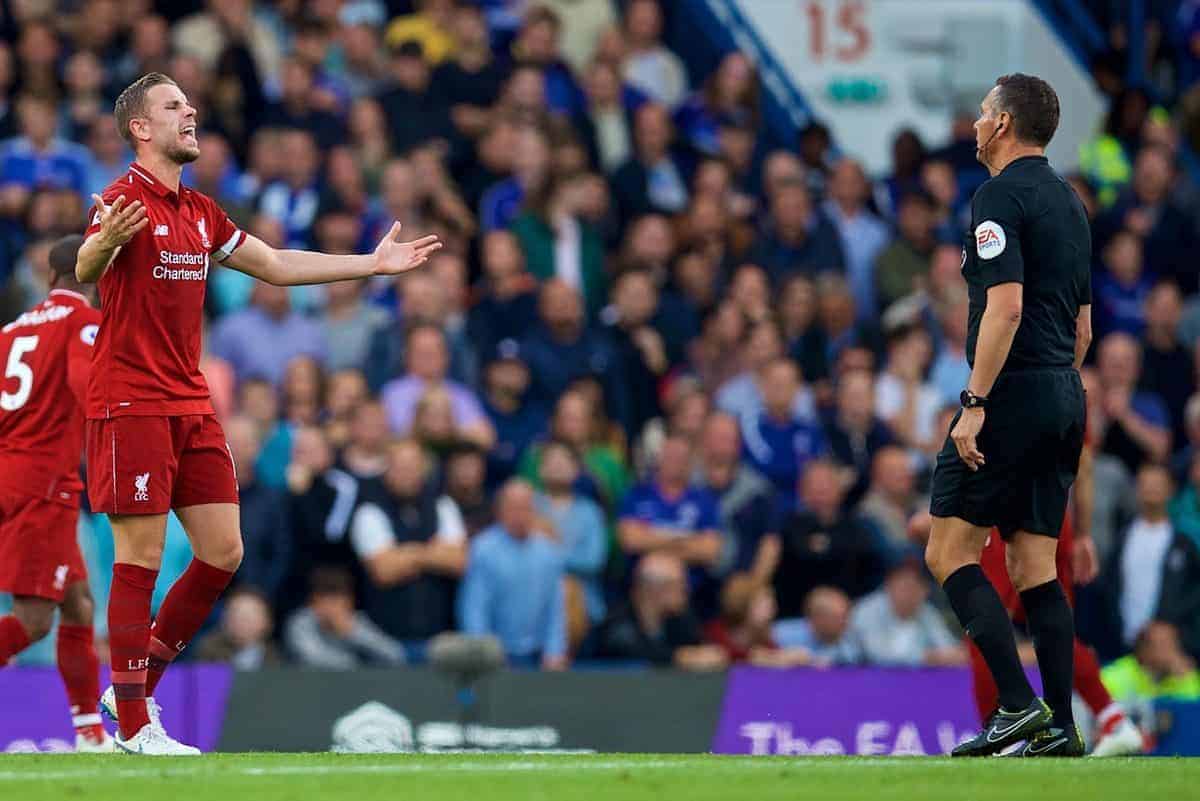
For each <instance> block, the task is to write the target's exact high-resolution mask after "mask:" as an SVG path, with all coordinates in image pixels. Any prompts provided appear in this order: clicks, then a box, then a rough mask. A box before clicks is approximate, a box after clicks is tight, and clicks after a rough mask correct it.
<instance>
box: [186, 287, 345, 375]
mask: <svg viewBox="0 0 1200 801" xmlns="http://www.w3.org/2000/svg"><path fill="white" fill-rule="evenodd" d="M208 347H209V350H210V351H211V352H212V353H213V355H215V356H218V357H220V358H221V359H224V360H225V361H226V362H228V363H229V364H230V366H232V367H233V369H234V372H235V373H236V375H237V378H238V381H244V380H246V379H247V378H265V379H267V380H268V381H270V382H272V383H273V384H276V385H278V384H279V383H280V382H281V381H282V380H283V373H284V368H285V367H286V366H287V364H288V362H290V361H291V360H292V359H294V358H295V357H297V356H312V357H313V358H315V359H317V361H318V362H320V363H324V360H325V356H326V353H327V345H326V342H325V334H324V332H323V331H322V329H321V326H320V324H319V323H317V322H315V321H313V320H310V319H309V318H307V317H305V316H303V315H301V314H299V313H297V312H296V311H293V309H292V304H291V300H290V299H289V297H288V290H287V287H281V286H273V285H271V284H268V283H266V282H264V281H257V282H255V284H254V292H253V294H252V295H251V296H250V305H249V306H247V307H246V308H244V309H242V310H240V311H236V312H233V313H231V314H227V315H225V316H224V317H222V318H221V319H220V321H219V322H218V323H217V324H216V326H215V327H214V328H213V329H212V335H211V337H210V338H209V342H208Z"/></svg>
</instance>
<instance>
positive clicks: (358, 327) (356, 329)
mask: <svg viewBox="0 0 1200 801" xmlns="http://www.w3.org/2000/svg"><path fill="white" fill-rule="evenodd" d="M365 289H366V282H365V281H338V282H336V283H333V284H329V285H328V286H327V287H326V288H325V312H324V314H323V315H322V319H321V326H322V328H323V329H324V336H325V341H326V342H327V343H329V359H328V361H327V362H326V366H327V367H328V368H329V369H330V370H341V369H345V368H350V367H353V368H357V369H359V370H361V369H363V368H364V367H365V366H366V363H367V355H368V353H369V352H370V348H371V339H372V338H373V337H374V336H375V334H376V332H377V331H380V330H381V329H383V328H384V327H385V326H386V325H387V322H388V319H387V313H386V312H385V311H384V310H383V309H380V308H379V307H377V306H368V305H367V304H366V303H365V302H364V301H363V291H364V290H365Z"/></svg>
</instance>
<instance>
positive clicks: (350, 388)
mask: <svg viewBox="0 0 1200 801" xmlns="http://www.w3.org/2000/svg"><path fill="white" fill-rule="evenodd" d="M368 396H369V391H368V389H367V379H366V377H365V376H364V375H363V374H362V372H361V371H359V370H338V371H336V372H334V373H331V374H330V376H329V380H328V381H327V382H326V383H325V398H324V401H323V404H324V405H323V412H324V414H325V421H324V422H325V425H324V428H325V434H326V436H328V437H329V443H330V444H331V445H332V446H333V447H334V448H336V449H338V450H341V449H342V448H343V447H345V445H346V444H347V443H348V442H349V441H350V429H351V427H352V425H353V423H354V420H355V419H356V418H357V417H358V413H359V410H360V409H362V407H363V406H364V405H366V403H367V400H368ZM383 430H384V432H385V433H386V431H387V418H386V416H384V418H383Z"/></svg>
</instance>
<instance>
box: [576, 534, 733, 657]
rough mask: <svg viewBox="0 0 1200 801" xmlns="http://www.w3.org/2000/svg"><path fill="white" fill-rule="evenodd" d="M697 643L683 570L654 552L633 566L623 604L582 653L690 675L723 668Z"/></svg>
mask: <svg viewBox="0 0 1200 801" xmlns="http://www.w3.org/2000/svg"><path fill="white" fill-rule="evenodd" d="M702 640H703V632H702V630H701V628H700V622H699V621H698V620H697V619H696V617H695V615H693V614H692V612H691V611H690V609H689V608H688V579H687V567H686V566H685V565H684V563H683V560H681V559H680V558H679V557H678V556H675V555H673V554H669V553H665V552H658V553H652V554H648V555H646V556H645V557H644V558H643V559H641V560H640V561H639V562H638V564H637V567H636V568H634V573H633V586H632V587H631V588H630V592H629V603H628V604H627V605H624V606H621V607H620V608H618V609H616V610H614V612H613V613H612V614H611V615H610V616H609V617H608V619H607V620H605V621H604V623H603V624H602V625H601V626H600V627H599V628H598V629H597V630H596V631H595V632H593V635H592V637H591V638H590V640H589V642H588V643H586V644H585V646H584V651H583V652H584V654H586V655H588V656H592V657H595V658H599V659H620V660H626V661H638V662H649V663H650V664H652V665H658V666H668V665H673V666H675V667H679V668H684V669H690V670H713V669H719V668H722V667H724V666H725V665H726V659H725V655H724V654H723V653H722V651H721V649H720V648H718V647H717V646H712V645H708V646H706V645H702V644H701V642H702Z"/></svg>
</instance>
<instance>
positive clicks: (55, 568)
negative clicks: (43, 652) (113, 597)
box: [0, 492, 87, 603]
mask: <svg viewBox="0 0 1200 801" xmlns="http://www.w3.org/2000/svg"><path fill="white" fill-rule="evenodd" d="M78 522H79V509H78V508H77V507H76V506H74V505H70V506H68V505H66V504H62V503H55V502H54V501H48V500H46V499H45V498H36V497H33V496H30V495H19V494H15V493H11V492H4V493H0V592H9V593H12V594H13V595H30V596H33V597H35V598H45V599H47V600H50V601H54V602H55V603H61V602H62V599H63V593H64V592H66V589H67V587H69V586H70V585H72V584H74V583H75V582H77V581H86V580H87V567H85V566H84V563H83V554H81V553H80V552H79V537H78V532H77V530H76V524H77V523H78Z"/></svg>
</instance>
